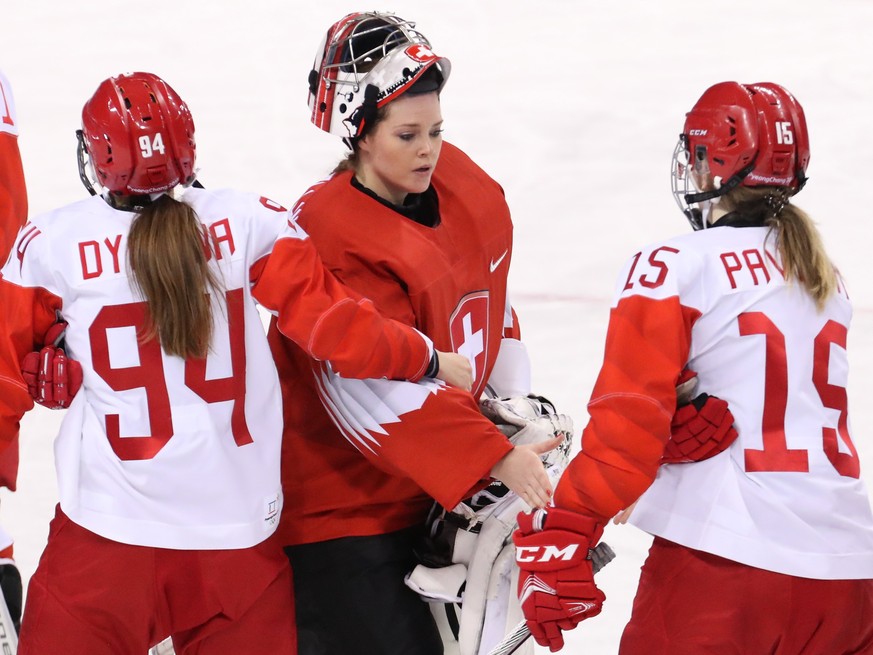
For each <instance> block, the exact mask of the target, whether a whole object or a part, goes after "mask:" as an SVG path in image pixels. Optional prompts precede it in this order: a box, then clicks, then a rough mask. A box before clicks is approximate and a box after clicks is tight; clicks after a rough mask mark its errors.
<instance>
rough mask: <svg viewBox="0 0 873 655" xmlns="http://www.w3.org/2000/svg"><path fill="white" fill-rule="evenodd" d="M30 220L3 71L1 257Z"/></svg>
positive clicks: (11, 470)
mask: <svg viewBox="0 0 873 655" xmlns="http://www.w3.org/2000/svg"><path fill="white" fill-rule="evenodd" d="M26 220H27V189H26V187H25V186H24V170H23V168H22V166H21V153H19V151H18V116H17V114H16V112H15V101H14V100H13V98H12V88H11V87H10V86H9V81H8V80H7V79H6V77H5V76H4V75H3V71H0V260H2V261H5V260H6V257H7V255H8V254H9V250H10V249H11V248H12V244H13V243H14V242H15V235H16V234H18V230H19V229H20V228H21V226H22V225H24V223H25V221H26ZM17 478H18V439H17V438H15V439H14V440H13V441H12V443H11V444H9V446H8V447H6V448H5V449H3V450H2V451H0V486H3V487H8V488H9V489H11V490H12V491H15V486H16V481H17Z"/></svg>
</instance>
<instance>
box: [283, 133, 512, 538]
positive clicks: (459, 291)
mask: <svg viewBox="0 0 873 655" xmlns="http://www.w3.org/2000/svg"><path fill="white" fill-rule="evenodd" d="M432 191H434V192H435V198H436V202H438V205H439V217H440V220H439V222H438V224H436V225H434V226H427V225H422V224H419V223H417V222H415V221H414V220H411V219H410V218H407V217H406V216H403V215H401V214H400V213H398V212H397V211H395V210H394V209H392V208H391V207H389V206H387V205H385V204H383V203H381V202H379V201H378V200H377V199H376V198H374V197H372V196H370V195H367V194H366V193H365V192H364V191H363V190H361V189H360V188H355V186H353V183H352V175H351V173H349V172H344V173H339V174H337V175H335V176H334V177H332V178H331V179H329V180H327V181H326V182H323V183H321V184H319V185H316V186H315V187H313V188H311V189H310V190H309V191H307V192H306V193H305V194H304V195H303V197H302V198H301V199H300V201H299V202H298V205H297V207H296V208H295V216H296V218H297V220H298V221H299V222H300V224H301V226H305V227H304V229H306V231H307V232H308V233H309V234H310V236H311V238H312V240H313V242H315V244H316V246H317V247H318V250H319V253H320V255H321V257H322V259H323V260H324V262H325V264H326V265H327V266H328V268H330V269H331V271H332V272H333V273H334V274H335V275H336V276H337V277H338V278H339V279H340V280H342V281H343V282H344V283H345V284H346V285H348V286H350V287H351V288H353V289H355V290H356V291H359V292H360V293H361V294H362V295H366V296H367V297H368V298H371V299H372V300H373V301H374V302H375V304H376V306H377V308H378V309H379V310H380V311H381V312H382V313H383V314H385V315H386V316H390V317H392V318H395V319H398V320H400V321H402V322H405V323H408V324H410V325H414V326H415V327H416V328H418V329H419V330H421V331H422V332H424V333H425V334H427V335H428V336H429V337H431V338H432V339H433V342H434V347H436V348H438V349H441V350H453V351H456V352H459V353H462V354H466V355H467V356H468V357H469V358H470V359H471V361H472V362H473V373H474V382H473V395H472V396H471V395H470V394H469V393H466V392H463V391H459V390H457V389H451V388H447V387H442V386H439V385H436V384H428V383H423V384H421V383H420V384H417V385H416V384H411V383H391V382H387V381H379V380H370V381H350V380H345V379H343V378H338V377H337V376H333V375H331V374H330V372H329V371H327V370H325V369H324V367H322V366H321V365H319V364H318V363H317V362H313V361H311V360H310V358H309V357H307V356H306V354H305V353H303V352H302V351H301V350H300V349H298V348H296V347H295V346H294V344H292V343H290V342H288V341H287V340H284V339H282V338H281V337H280V335H277V333H276V330H275V326H272V328H271V334H270V337H271V344H272V348H273V354H274V357H275V359H276V363H277V366H278V368H279V372H280V380H281V384H282V386H283V402H284V406H285V433H284V439H283V445H282V448H283V460H282V477H283V489H284V492H285V498H286V509H285V511H284V513H283V519H282V521H281V522H280V528H279V529H280V532H281V533H282V537H283V538H284V540H285V541H284V543H285V544H292V545H293V544H300V543H311V542H316V541H322V540H326V539H331V538H335V537H340V536H348V535H371V534H381V533H385V532H389V531H393V530H398V529H402V528H406V527H409V526H411V525H414V524H419V523H421V521H422V520H423V517H424V515H425V514H426V512H427V510H428V509H429V507H430V506H431V504H432V502H433V501H432V499H433V498H435V499H437V500H438V501H439V502H440V503H442V504H443V505H444V506H447V507H453V506H454V505H455V504H457V503H458V502H459V501H460V500H462V499H463V498H464V497H465V496H466V495H467V494H468V493H469V491H470V490H471V488H473V487H475V486H476V485H477V484H478V483H479V482H480V481H481V480H483V479H485V478H487V477H488V473H489V471H490V469H491V467H492V466H493V465H494V464H495V463H496V462H497V461H498V460H499V459H500V458H501V457H502V456H503V455H505V454H506V453H507V452H508V451H509V450H510V449H511V445H510V444H509V442H508V441H507V439H506V438H505V437H504V436H503V435H502V434H501V433H500V432H499V431H498V430H497V429H496V428H495V427H494V425H493V424H492V423H491V422H490V421H488V420H487V419H485V418H484V417H482V415H481V414H480V412H479V409H478V405H477V403H476V402H475V401H474V397H478V395H479V394H480V393H481V391H482V390H483V388H484V386H485V384H486V382H487V380H488V377H489V375H490V373H491V370H492V367H493V366H494V361H495V359H496V357H497V352H498V350H499V348H500V343H501V339H502V338H503V337H504V328H505V327H507V326H509V327H511V325H512V319H511V316H512V313H511V309H510V308H509V307H508V305H507V301H506V278H507V272H508V270H509V261H510V257H511V249H512V223H511V220H510V216H509V210H508V208H507V206H506V202H505V200H504V197H503V192H502V190H501V188H500V187H499V185H498V184H497V183H496V182H495V181H494V180H492V179H491V178H490V177H488V176H487V175H486V174H485V173H484V172H483V171H482V170H481V169H480V168H479V167H478V166H476V165H475V164H474V163H473V162H472V161H471V160H470V159H469V158H468V157H467V156H466V155H465V154H464V153H462V152H461V151H460V150H458V149H457V148H455V147H453V146H451V145H450V144H448V143H444V144H443V147H442V153H441V155H440V159H439V163H438V164H437V166H436V169H435V172H434V176H433V178H432ZM392 385H393V386H392ZM389 387H390V388H389ZM319 396H321V398H322V400H323V401H324V403H325V405H326V406H328V407H332V408H337V407H338V406H342V407H343V411H342V412H338V411H333V412H332V413H333V414H334V416H333V419H332V418H331V415H330V414H329V413H328V411H326V410H325V409H324V407H323V406H322V402H320V400H319ZM334 421H336V423H335V422H334ZM338 425H339V426H340V427H339V428H338V427H337V426H338Z"/></svg>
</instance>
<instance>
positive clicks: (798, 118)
mask: <svg viewBox="0 0 873 655" xmlns="http://www.w3.org/2000/svg"><path fill="white" fill-rule="evenodd" d="M808 165H809V135H808V132H807V128H806V118H805V116H804V113H803V108H802V107H801V106H800V103H798V102H797V100H796V99H795V98H794V96H792V95H791V94H790V93H789V92H788V91H786V90H785V89H784V88H783V87H781V86H779V85H778V84H773V83H771V82H760V83H756V84H739V83H737V82H722V83H719V84H716V85H714V86H712V87H710V88H709V89H707V90H706V91H705V92H704V94H703V95H702V96H701V97H700V99H699V100H698V101H697V103H696V104H695V105H694V107H693V108H692V109H691V111H690V112H688V114H686V119H685V126H684V128H683V131H682V134H681V135H680V137H679V142H678V144H677V145H676V149H675V150H674V152H673V166H672V175H671V183H672V191H673V196H674V198H675V199H676V202H677V204H678V205H679V208H680V209H681V210H682V213H683V214H684V215H685V217H686V218H687V219H688V221H689V222H690V223H691V226H692V227H693V228H694V229H695V230H700V229H703V228H706V227H707V226H708V224H709V219H710V216H711V213H712V207H713V206H714V205H715V204H716V203H718V200H719V198H721V196H723V195H724V194H726V193H728V192H729V191H731V190H732V189H734V188H736V187H738V186H748V187H776V188H783V189H786V190H788V191H789V195H793V194H795V193H797V192H798V191H800V189H802V188H803V185H804V184H805V183H806V179H807V178H806V169H807V166H808Z"/></svg>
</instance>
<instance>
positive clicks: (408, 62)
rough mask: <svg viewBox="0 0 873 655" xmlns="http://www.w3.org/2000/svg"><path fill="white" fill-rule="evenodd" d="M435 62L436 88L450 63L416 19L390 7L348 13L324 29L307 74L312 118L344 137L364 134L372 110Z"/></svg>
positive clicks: (446, 74)
mask: <svg viewBox="0 0 873 655" xmlns="http://www.w3.org/2000/svg"><path fill="white" fill-rule="evenodd" d="M433 67H436V73H437V74H436V75H435V76H434V80H435V81H434V83H433V87H432V88H428V89H427V91H435V92H437V93H439V92H440V91H441V90H442V87H443V85H444V84H445V83H446V80H447V79H448V77H449V72H450V71H451V64H450V62H449V60H448V59H446V58H444V57H439V56H437V55H436V54H434V52H433V51H432V50H431V49H430V43H429V42H428V40H427V39H426V38H425V37H424V35H422V34H421V33H420V32H417V31H416V30H415V24H414V23H412V22H410V21H406V20H403V19H402V18H400V17H398V16H395V15H393V14H389V13H380V12H366V13H354V14H349V15H348V16H346V17H345V18H343V19H341V20H339V21H337V22H336V23H334V24H333V25H332V26H331V28H330V29H329V30H328V31H327V34H326V35H325V38H324V40H323V41H322V43H321V47H320V48H319V49H318V54H317V55H316V58H315V63H314V64H313V69H312V71H311V72H310V74H309V109H310V111H311V117H310V120H312V122H313V124H315V126H316V127H318V128H320V129H322V130H324V131H325V132H329V133H330V134H336V135H337V136H342V137H344V138H346V139H354V138H356V137H359V136H361V135H362V133H363V131H364V129H365V126H366V124H367V121H368V120H370V121H372V120H373V118H374V117H375V113H376V111H377V110H378V109H379V108H380V107H383V106H384V105H385V104H387V103H388V102H390V101H391V100H394V99H395V98H397V97H398V96H400V95H401V94H402V93H404V92H405V91H408V90H409V89H410V88H411V87H412V85H413V84H415V83H416V82H417V81H418V80H419V79H421V77H422V76H423V75H424V73H425V72H426V71H427V70H429V69H431V68H433Z"/></svg>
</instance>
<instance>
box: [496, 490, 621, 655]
mask: <svg viewBox="0 0 873 655" xmlns="http://www.w3.org/2000/svg"><path fill="white" fill-rule="evenodd" d="M602 534H603V525H601V524H600V523H598V522H597V521H595V520H594V519H592V518H590V517H587V516H583V515H581V514H576V513H575V512H569V511H567V510H563V509H557V508H555V507H552V508H550V509H549V510H548V511H546V510H536V511H535V512H533V513H531V514H526V513H524V512H522V513H520V514H519V515H518V529H517V530H516V531H515V533H514V534H513V536H512V540H513V542H514V543H515V561H516V562H517V563H518V568H519V569H520V573H519V578H518V598H519V601H520V603H521V609H522V611H523V612H524V618H525V622H526V623H527V627H528V628H529V629H530V632H531V634H532V635H533V637H534V639H536V641H537V643H538V644H540V645H541V646H548V648H549V649H550V650H551V651H552V652H556V651H558V650H560V649H561V648H562V647H563V645H564V638H563V636H562V635H561V631H562V630H571V629H573V628H575V627H576V625H578V624H579V623H580V622H582V621H583V620H585V619H587V618H590V617H592V616H596V615H597V614H600V610H601V608H602V607H603V601H604V600H605V599H606V597H605V596H604V595H603V592H602V591H600V589H598V588H597V586H596V585H595V584H594V572H593V570H592V567H591V566H592V565H591V560H590V559H589V550H590V549H591V548H593V547H594V545H595V544H596V543H597V541H598V540H599V539H600V536H601V535H602Z"/></svg>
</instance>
